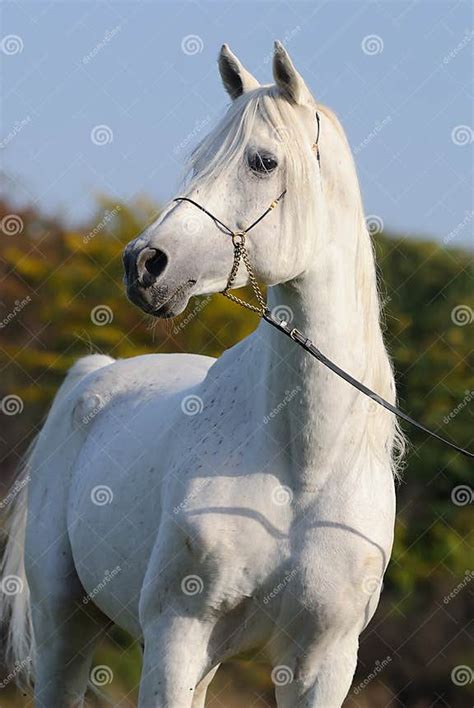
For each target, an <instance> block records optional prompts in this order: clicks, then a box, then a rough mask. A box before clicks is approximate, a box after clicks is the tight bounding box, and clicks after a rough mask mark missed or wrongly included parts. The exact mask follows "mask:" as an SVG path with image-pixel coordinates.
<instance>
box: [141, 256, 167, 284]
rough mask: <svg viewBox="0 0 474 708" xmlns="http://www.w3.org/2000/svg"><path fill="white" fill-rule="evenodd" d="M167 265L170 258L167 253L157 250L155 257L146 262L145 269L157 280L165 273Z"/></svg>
mask: <svg viewBox="0 0 474 708" xmlns="http://www.w3.org/2000/svg"><path fill="white" fill-rule="evenodd" d="M167 263H168V257H167V255H166V253H163V251H160V250H159V249H156V253H155V255H154V256H152V257H151V258H149V259H148V260H147V261H145V268H146V269H147V271H148V272H149V273H150V274H151V275H154V276H155V278H158V277H159V276H160V275H161V274H162V273H163V271H164V269H165V268H166V265H167Z"/></svg>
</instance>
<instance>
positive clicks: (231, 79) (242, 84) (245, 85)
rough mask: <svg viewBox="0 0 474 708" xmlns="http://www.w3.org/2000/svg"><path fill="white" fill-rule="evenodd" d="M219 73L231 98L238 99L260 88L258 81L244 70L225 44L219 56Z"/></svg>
mask: <svg viewBox="0 0 474 708" xmlns="http://www.w3.org/2000/svg"><path fill="white" fill-rule="evenodd" d="M219 71H220V73H221V78H222V82H223V84H224V86H225V89H226V91H227V93H228V94H229V96H230V97H231V98H232V99H236V98H238V97H239V96H241V95H242V94H243V93H246V92H247V91H251V90H252V89H255V88H258V87H259V86H260V84H259V82H258V81H257V79H256V78H255V77H254V76H252V74H251V73H250V72H249V71H247V69H244V67H243V66H242V64H241V63H240V61H239V60H238V59H237V57H236V56H235V55H234V54H232V52H231V51H230V49H229V47H228V46H227V44H223V45H222V48H221V51H220V54H219Z"/></svg>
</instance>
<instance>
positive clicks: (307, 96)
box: [273, 40, 314, 105]
mask: <svg viewBox="0 0 474 708" xmlns="http://www.w3.org/2000/svg"><path fill="white" fill-rule="evenodd" d="M273 77H274V79H275V83H276V85H277V86H278V88H279V89H280V92H281V93H282V94H283V96H285V98H287V99H288V101H290V102H291V103H297V104H300V105H303V104H310V105H311V104H312V103H313V102H314V101H313V97H312V96H311V92H310V90H309V89H308V87H307V86H306V84H305V82H304V80H303V78H302V76H301V75H300V74H299V73H298V72H297V71H296V69H295V67H294V66H293V62H292V61H291V59H290V57H289V55H288V52H287V51H286V49H285V47H284V46H283V44H282V43H281V42H279V41H278V40H277V41H276V42H275V52H274V54H273Z"/></svg>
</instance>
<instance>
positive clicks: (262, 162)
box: [248, 152, 278, 174]
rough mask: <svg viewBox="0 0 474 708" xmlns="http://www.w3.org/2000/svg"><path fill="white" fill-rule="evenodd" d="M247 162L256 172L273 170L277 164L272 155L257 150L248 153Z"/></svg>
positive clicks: (263, 172)
mask: <svg viewBox="0 0 474 708" xmlns="http://www.w3.org/2000/svg"><path fill="white" fill-rule="evenodd" d="M248 163H249V167H250V169H251V170H252V172H258V173H259V174H267V173H269V172H273V170H274V169H275V168H276V167H277V166H278V162H277V161H276V160H275V158H274V157H273V156H272V155H262V154H261V153H259V152H254V153H252V154H251V155H249V158H248Z"/></svg>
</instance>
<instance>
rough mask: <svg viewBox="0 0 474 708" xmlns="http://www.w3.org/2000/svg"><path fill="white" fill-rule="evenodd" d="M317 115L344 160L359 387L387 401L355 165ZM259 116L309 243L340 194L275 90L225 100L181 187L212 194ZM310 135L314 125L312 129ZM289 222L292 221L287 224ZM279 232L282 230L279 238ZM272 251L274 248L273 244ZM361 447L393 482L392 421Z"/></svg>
mask: <svg viewBox="0 0 474 708" xmlns="http://www.w3.org/2000/svg"><path fill="white" fill-rule="evenodd" d="M316 110H317V111H319V112H320V113H321V114H323V115H324V116H325V117H326V118H327V119H328V120H329V121H330V122H331V124H332V126H333V127H334V129H335V131H336V133H337V135H338V138H340V140H341V142H342V144H343V146H344V148H345V149H344V154H345V158H346V159H347V161H348V162H347V165H346V167H347V170H346V173H345V174H346V177H347V178H348V179H349V181H350V184H349V192H350V194H351V200H352V201H351V208H352V210H353V219H354V233H353V234H351V238H354V239H355V240H356V246H355V249H356V250H355V252H356V258H355V279H356V292H357V293H358V300H359V302H358V306H359V309H360V311H361V322H362V327H363V337H364V342H365V343H366V358H365V363H366V367H365V371H364V372H363V374H362V380H363V381H364V383H366V385H367V386H369V387H370V388H372V389H373V390H375V391H376V392H377V393H379V394H380V395H381V396H383V397H384V398H386V399H387V400H389V401H391V402H393V403H394V402H395V399H396V393H395V382H394V374H393V368H392V365H391V362H390V359H389V356H388V354H387V350H386V347H385V343H384V340H383V335H382V327H381V306H380V298H379V292H378V283H377V271H376V265H375V256H374V249H373V244H372V239H371V236H370V234H369V232H368V229H367V226H366V222H365V216H364V209H363V203H362V195H361V191H360V186H359V181H358V177H357V171H356V166H355V163H354V159H353V156H352V152H351V149H350V145H349V143H348V140H347V137H346V134H345V131H344V129H343V127H342V125H341V123H340V121H339V119H338V118H337V116H336V114H335V113H334V112H333V111H332V110H330V109H329V108H327V107H326V106H324V105H322V104H319V103H315V111H316ZM257 116H258V117H261V118H263V120H264V121H265V122H266V123H267V125H268V126H269V128H270V130H271V132H272V134H273V135H275V137H276V138H277V139H278V140H279V141H280V143H281V147H282V151H283V155H284V163H285V170H284V172H283V174H282V178H281V179H282V182H281V189H283V188H286V189H287V192H286V195H285V204H284V206H285V209H284V210H283V217H282V218H283V219H285V218H287V219H290V218H291V219H292V220H293V221H292V226H293V228H297V229H298V231H299V233H301V234H305V236H306V235H307V236H308V238H305V236H303V237H302V239H301V242H302V243H311V242H312V241H314V239H319V238H322V237H323V236H324V228H325V226H324V219H322V218H321V214H323V213H324V209H322V208H320V207H321V206H322V204H321V200H324V199H330V198H331V196H333V195H334V193H335V191H336V190H338V189H340V184H338V182H339V180H338V179H337V176H338V175H336V174H335V175H334V179H331V175H328V174H327V172H328V170H327V169H325V165H327V164H328V163H327V160H329V159H330V156H328V154H327V153H326V154H325V151H324V135H323V136H322V139H321V142H320V151H321V165H322V166H321V173H320V171H319V169H318V168H317V161H316V160H315V159H314V152H313V151H312V149H311V145H310V144H309V143H308V137H307V131H306V128H305V126H304V125H303V124H302V122H301V120H300V118H299V116H298V114H297V112H296V111H295V109H294V107H293V106H292V105H291V104H290V103H289V102H288V101H287V100H286V99H285V98H283V97H282V96H281V94H280V93H279V91H278V89H277V88H276V86H261V87H259V88H257V89H254V90H252V91H249V92H248V93H244V94H243V95H242V96H240V97H239V98H238V99H237V100H235V101H233V102H232V103H231V105H230V107H229V109H228V111H227V113H226V114H225V116H224V118H223V119H222V120H221V121H220V122H219V123H218V125H217V126H216V127H215V128H214V129H213V130H212V131H211V132H210V133H209V134H208V135H207V136H206V137H205V138H204V139H203V140H202V141H201V142H200V143H199V145H198V146H197V147H196V148H195V150H194V151H193V152H192V154H191V156H190V158H189V160H188V162H187V165H186V167H187V175H188V177H189V188H192V183H193V179H194V176H196V177H198V178H199V185H200V187H201V188H203V189H206V187H209V189H211V188H212V185H213V183H215V181H216V180H218V179H219V177H221V176H222V175H224V174H225V173H226V172H227V171H228V170H229V171H234V170H236V169H237V168H238V165H239V164H241V161H242V159H243V157H244V153H245V150H246V148H247V145H248V143H249V140H250V138H251V135H252V130H253V127H254V123H255V120H256V118H257ZM315 135H316V125H315ZM321 179H322V180H323V182H322V184H323V189H322V190H321V189H319V188H318V189H316V190H315V183H316V182H317V181H318V180H321ZM295 219H296V223H295V221H294V220H295ZM285 231H286V229H282V232H285ZM276 247H278V244H276ZM367 421H368V422H367V426H368V431H367V432H368V436H367V439H368V444H369V446H370V448H371V451H372V452H373V453H375V455H376V456H377V457H381V458H383V459H386V458H387V455H388V457H389V461H390V465H391V468H392V471H393V474H394V476H395V477H398V476H399V470H400V468H401V462H402V459H403V455H404V450H405V440H404V436H403V433H402V431H401V429H400V427H399V424H398V420H397V418H396V417H395V416H394V415H392V414H391V413H389V412H387V411H385V410H383V409H382V408H380V409H378V410H377V411H376V412H375V413H374V414H370V415H368V418H367Z"/></svg>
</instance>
